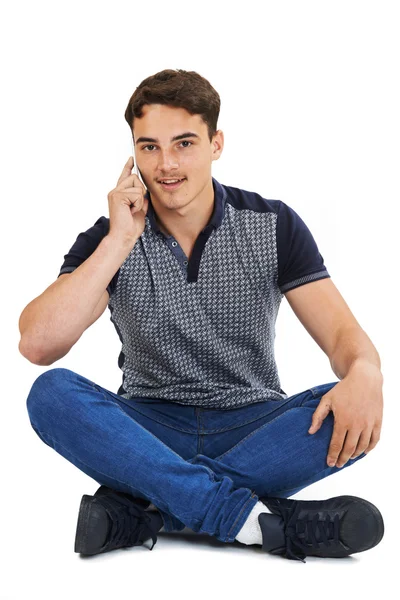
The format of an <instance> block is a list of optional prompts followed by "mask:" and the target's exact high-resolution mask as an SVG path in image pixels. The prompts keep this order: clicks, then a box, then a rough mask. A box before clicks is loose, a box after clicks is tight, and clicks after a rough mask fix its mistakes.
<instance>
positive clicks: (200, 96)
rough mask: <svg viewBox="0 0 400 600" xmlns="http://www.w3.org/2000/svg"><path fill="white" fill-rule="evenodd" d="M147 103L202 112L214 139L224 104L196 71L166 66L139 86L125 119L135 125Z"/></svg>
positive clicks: (131, 125) (209, 135)
mask: <svg viewBox="0 0 400 600" xmlns="http://www.w3.org/2000/svg"><path fill="white" fill-rule="evenodd" d="M146 104H166V105H168V106H176V107H177V108H185V109H186V110H187V111H188V112H189V113H190V114H191V115H195V114H197V115H200V116H201V118H202V120H203V121H204V123H205V124H206V125H207V128H208V137H209V138H210V142H211V141H212V137H213V135H214V134H215V133H216V131H217V121H218V116H219V111H220V107H221V100H220V97H219V94H218V92H217V91H216V90H215V89H214V88H213V87H212V85H211V84H210V83H209V81H207V79H205V78H204V77H202V76H201V75H199V74H198V73H196V72H195V71H184V70H183V69H175V70H174V69H165V70H164V71H160V72H159V73H156V74H155V75H151V76H150V77H147V78H146V79H144V80H143V81H142V83H140V84H139V85H138V87H137V88H136V90H135V91H134V93H133V94H132V96H131V98H130V99H129V102H128V106H127V107H126V110H125V120H126V122H127V123H128V125H129V127H130V128H131V129H132V128H133V120H134V118H135V117H137V118H138V119H140V117H142V116H143V113H142V108H143V106H144V105H146Z"/></svg>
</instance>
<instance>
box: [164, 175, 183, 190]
mask: <svg viewBox="0 0 400 600" xmlns="http://www.w3.org/2000/svg"><path fill="white" fill-rule="evenodd" d="M184 181H186V177H183V178H181V179H178V178H176V179H160V180H159V181H158V183H159V184H160V185H161V187H162V188H163V189H164V190H176V189H178V187H180V186H181V185H182V184H183V182H184Z"/></svg>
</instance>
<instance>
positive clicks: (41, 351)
mask: <svg viewBox="0 0 400 600" xmlns="http://www.w3.org/2000/svg"><path fill="white" fill-rule="evenodd" d="M135 243H136V240H135ZM131 248H132V244H130V245H129V246H128V245H126V244H124V243H122V242H121V241H120V240H115V239H113V238H112V237H111V236H110V235H106V236H105V237H104V238H103V240H102V241H101V242H100V244H99V245H98V247H97V249H96V250H95V251H94V252H93V254H92V255H91V256H89V258H87V259H86V260H85V261H84V262H83V263H82V264H81V265H79V267H77V268H76V269H75V270H74V271H73V272H72V273H70V274H68V276H65V277H64V276H60V277H59V278H58V279H57V280H56V281H55V282H54V283H53V284H51V285H50V286H49V287H48V288H47V289H46V290H45V291H44V292H43V293H42V294H41V295H40V296H38V297H37V298H35V299H34V300H32V302H30V303H29V304H28V305H27V306H26V307H25V309H24V310H23V311H22V313H21V316H20V319H19V329H20V333H21V340H20V343H19V351H20V352H21V354H22V355H23V356H25V358H27V359H28V360H30V361H31V362H33V363H34V364H38V365H41V366H48V365H51V364H52V363H53V362H56V361H57V360H59V359H60V358H62V357H63V356H65V355H66V354H67V353H68V352H69V350H70V349H71V348H72V346H73V345H74V344H75V343H76V342H77V341H78V340H79V338H80V337H81V335H82V334H83V332H84V331H85V330H86V329H87V328H88V327H89V326H90V325H91V324H92V323H93V322H94V321H95V320H96V319H95V317H96V318H98V316H100V314H98V313H99V311H104V310H105V308H106V306H107V301H106V300H107V298H108V292H106V291H105V290H106V287H107V285H108V283H109V282H110V280H111V279H112V277H113V276H114V274H115V273H116V271H117V270H118V268H119V267H120V266H121V264H122V263H123V262H124V260H125V258H126V257H127V256H128V254H129V252H130V251H131Z"/></svg>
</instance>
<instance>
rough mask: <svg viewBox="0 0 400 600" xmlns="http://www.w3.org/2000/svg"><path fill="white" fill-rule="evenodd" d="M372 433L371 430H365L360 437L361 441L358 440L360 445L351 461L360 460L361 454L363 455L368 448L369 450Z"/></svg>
mask: <svg viewBox="0 0 400 600" xmlns="http://www.w3.org/2000/svg"><path fill="white" fill-rule="evenodd" d="M371 435H372V434H371V431H370V430H369V429H365V430H364V431H363V432H362V433H361V435H360V439H359V440H358V444H357V447H356V449H355V450H354V452H353V454H352V455H351V456H350V460H353V459H354V458H358V457H359V456H360V454H362V453H363V452H364V451H365V450H366V448H368V444H369V443H370V440H371Z"/></svg>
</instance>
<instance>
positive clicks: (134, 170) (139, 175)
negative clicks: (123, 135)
mask: <svg viewBox="0 0 400 600" xmlns="http://www.w3.org/2000/svg"><path fill="white" fill-rule="evenodd" d="M131 144H132V156H133V160H134V163H135V164H134V165H133V172H134V174H135V175H137V176H138V177H139V179H140V181H141V182H142V184H143V185H144V187H145V188H146V190H147V187H146V184H145V182H144V181H143V177H142V175H141V174H140V171H139V169H138V166H137V162H136V153H135V144H134V143H133V136H132V137H131Z"/></svg>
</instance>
